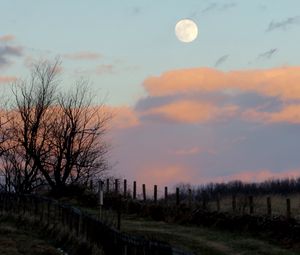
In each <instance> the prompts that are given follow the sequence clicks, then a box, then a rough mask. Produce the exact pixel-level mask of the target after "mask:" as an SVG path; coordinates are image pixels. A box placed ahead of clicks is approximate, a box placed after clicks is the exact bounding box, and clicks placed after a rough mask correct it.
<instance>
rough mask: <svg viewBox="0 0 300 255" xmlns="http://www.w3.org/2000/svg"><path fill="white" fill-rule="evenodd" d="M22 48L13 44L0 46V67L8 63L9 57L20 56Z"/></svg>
mask: <svg viewBox="0 0 300 255" xmlns="http://www.w3.org/2000/svg"><path fill="white" fill-rule="evenodd" d="M21 55H22V48H21V47H14V46H0V67H2V66H5V65H8V64H9V63H10V61H9V57H11V56H21Z"/></svg>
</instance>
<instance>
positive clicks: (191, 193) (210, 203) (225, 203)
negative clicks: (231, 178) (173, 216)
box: [91, 179, 300, 219]
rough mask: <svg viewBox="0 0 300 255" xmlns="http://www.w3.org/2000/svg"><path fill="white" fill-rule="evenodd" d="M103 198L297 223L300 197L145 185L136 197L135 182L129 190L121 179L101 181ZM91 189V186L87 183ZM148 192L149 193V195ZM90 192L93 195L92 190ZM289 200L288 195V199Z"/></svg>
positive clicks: (136, 187) (299, 214)
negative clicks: (115, 196) (278, 217)
mask: <svg viewBox="0 0 300 255" xmlns="http://www.w3.org/2000/svg"><path fill="white" fill-rule="evenodd" d="M102 183H103V190H104V195H105V193H106V194H108V193H110V194H119V195H121V196H123V197H124V198H131V199H133V200H140V201H143V202H148V203H149V202H150V203H154V204H157V203H163V204H165V205H166V204H173V205H177V206H178V205H180V204H186V205H188V206H189V207H191V208H199V207H202V208H203V209H206V210H210V211H217V212H233V213H236V214H237V213H242V214H260V215H261V214H263V215H269V216H272V215H284V216H286V217H287V218H291V217H295V218H299V219H300V196H299V194H297V197H296V195H294V197H292V198H290V197H286V196H279V195H274V196H273V197H271V196H270V195H260V196H252V195H249V194H248V195H246V194H245V195H242V194H233V195H232V196H221V194H217V195H216V196H214V197H210V196H209V195H208V194H199V193H197V192H196V191H195V190H192V189H191V188H187V187H186V188H184V189H180V188H179V187H176V188H175V192H174V193H170V192H169V191H168V187H163V189H162V190H159V188H158V186H157V185H153V188H151V189H149V187H146V184H141V185H139V187H140V192H141V193H140V194H139V193H138V185H137V182H136V181H133V182H132V186H131V187H130V185H129V184H128V181H127V180H126V179H124V180H123V181H121V180H120V179H114V180H110V179H106V180H105V181H102ZM91 188H92V189H93V184H92V183H91ZM150 190H151V191H150ZM94 191H96V190H95V189H94ZM291 196H292V195H291Z"/></svg>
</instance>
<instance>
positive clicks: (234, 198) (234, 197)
mask: <svg viewBox="0 0 300 255" xmlns="http://www.w3.org/2000/svg"><path fill="white" fill-rule="evenodd" d="M232 211H233V212H235V211H236V196H235V195H232Z"/></svg>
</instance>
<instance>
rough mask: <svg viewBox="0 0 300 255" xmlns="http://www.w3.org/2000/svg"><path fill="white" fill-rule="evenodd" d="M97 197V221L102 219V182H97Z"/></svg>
mask: <svg viewBox="0 0 300 255" xmlns="http://www.w3.org/2000/svg"><path fill="white" fill-rule="evenodd" d="M98 192H99V193H98V195H99V219H101V218H102V206H103V185H102V181H101V180H99V181H98Z"/></svg>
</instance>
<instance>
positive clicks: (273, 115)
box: [244, 104, 300, 124]
mask: <svg viewBox="0 0 300 255" xmlns="http://www.w3.org/2000/svg"><path fill="white" fill-rule="evenodd" d="M244 119H246V120H250V121H256V122H264V123H278V122H287V123H294V124H299V123H300V105H299V104H296V105H287V106H284V107H283V108H282V109H281V110H279V111H278V112H263V111H258V110H257V109H249V110H247V111H245V112H244Z"/></svg>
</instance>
